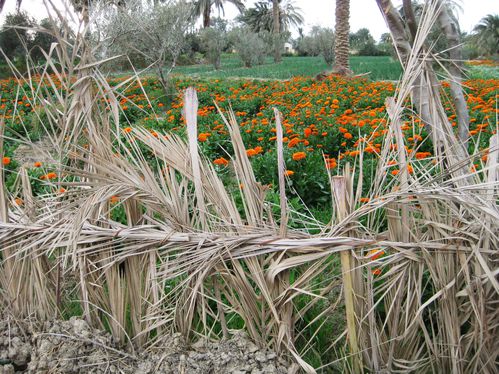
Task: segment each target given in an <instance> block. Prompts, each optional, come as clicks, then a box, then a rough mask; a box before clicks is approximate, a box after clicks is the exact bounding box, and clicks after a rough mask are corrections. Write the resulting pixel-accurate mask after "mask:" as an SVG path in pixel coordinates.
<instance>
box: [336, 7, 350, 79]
mask: <svg viewBox="0 0 499 374" xmlns="http://www.w3.org/2000/svg"><path fill="white" fill-rule="evenodd" d="M349 33H350V0H336V26H335V43H334V56H335V66H334V68H333V72H334V73H337V74H341V75H348V74H351V73H352V71H351V70H350V64H349V62H348V53H349V51H350V39H349V37H350V35H349Z"/></svg>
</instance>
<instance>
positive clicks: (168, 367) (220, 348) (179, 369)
mask: <svg viewBox="0 0 499 374" xmlns="http://www.w3.org/2000/svg"><path fill="white" fill-rule="evenodd" d="M295 371H296V367H294V366H292V367H288V365H286V363H285V362H283V361H282V360H281V359H279V358H278V357H277V355H276V354H275V353H273V352H269V351H264V350H261V349H259V348H258V347H257V346H256V345H255V344H253V343H252V342H251V341H250V340H249V339H248V338H247V336H246V335H245V334H243V333H238V334H235V335H234V336H233V337H232V338H231V339H230V340H226V341H221V342H217V343H213V342H198V343H197V344H195V345H194V346H188V345H187V344H186V343H185V341H184V340H183V339H182V337H181V336H180V335H172V336H169V337H168V338H166V339H165V342H164V344H162V346H161V347H158V349H156V350H155V351H154V352H148V353H134V354H132V353H130V352H125V351H122V350H120V349H119V348H118V346H117V345H116V344H115V342H114V341H113V339H112V337H111V336H110V335H109V334H107V333H105V332H102V331H99V330H95V329H92V328H91V327H89V326H88V324H87V323H86V322H85V321H84V320H81V319H78V318H75V317H73V318H71V319H70V320H69V321H52V322H46V323H45V324H43V325H39V324H33V323H30V322H29V321H26V320H22V321H15V320H14V319H11V318H6V317H2V318H0V374H12V373H30V374H31V373H47V374H48V373H50V374H52V373H92V374H100V373H126V374H128V373H136V374H152V373H158V374H163V373H175V374H177V373H178V374H188V373H200V374H203V373H206V374H208V373H210V374H215V373H233V374H244V373H247V374H267V373H275V374H285V373H292V372H295Z"/></svg>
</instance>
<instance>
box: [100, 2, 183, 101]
mask: <svg viewBox="0 0 499 374" xmlns="http://www.w3.org/2000/svg"><path fill="white" fill-rule="evenodd" d="M191 15H192V5H191V4H189V3H187V2H186V1H184V0H180V1H165V2H157V3H156V4H154V5H149V4H145V3H143V2H141V1H140V0H138V1H135V2H127V6H126V7H118V8H117V9H116V11H115V12H114V13H113V15H112V16H111V17H110V19H109V22H108V23H107V25H106V27H105V31H104V33H105V39H106V42H107V43H106V44H107V48H108V51H110V52H113V53H119V54H125V55H140V56H141V57H142V58H143V59H144V60H145V61H146V62H147V63H149V64H150V66H152V67H154V68H155V69H156V71H157V73H158V76H159V79H160V82H161V84H162V86H163V89H164V90H165V92H168V87H169V81H168V77H169V74H170V73H171V72H172V70H173V69H174V68H175V66H176V63H177V59H178V57H179V56H180V54H181V52H182V51H183V49H184V48H185V47H186V44H187V32H188V30H189V27H190V26H191Z"/></svg>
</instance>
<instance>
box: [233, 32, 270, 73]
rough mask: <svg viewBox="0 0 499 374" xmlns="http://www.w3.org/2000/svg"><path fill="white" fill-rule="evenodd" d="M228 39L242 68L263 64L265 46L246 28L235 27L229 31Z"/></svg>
mask: <svg viewBox="0 0 499 374" xmlns="http://www.w3.org/2000/svg"><path fill="white" fill-rule="evenodd" d="M230 38H231V41H232V44H233V45H234V48H235V49H236V51H237V53H238V55H239V57H240V58H241V60H242V61H243V63H244V66H246V67H247V68H250V67H252V66H253V65H262V64H263V62H264V59H265V54H266V52H267V46H266V43H265V41H264V40H263V39H262V38H261V37H260V36H259V35H258V34H256V33H254V32H253V31H251V30H250V29H249V28H247V27H237V28H234V29H232V30H231V34H230Z"/></svg>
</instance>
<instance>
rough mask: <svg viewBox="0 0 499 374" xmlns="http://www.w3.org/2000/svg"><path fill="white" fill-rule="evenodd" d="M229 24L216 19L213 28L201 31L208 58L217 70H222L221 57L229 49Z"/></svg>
mask: <svg viewBox="0 0 499 374" xmlns="http://www.w3.org/2000/svg"><path fill="white" fill-rule="evenodd" d="M226 27H227V22H225V21H223V20H222V19H214V20H213V25H212V26H211V27H208V28H205V29H203V30H201V33H200V38H201V42H202V45H203V47H204V48H205V51H206V58H207V59H208V61H209V62H210V63H211V64H213V66H214V68H215V70H218V69H220V56H221V55H222V52H223V51H224V49H225V48H226V47H227V44H228V39H227V32H226Z"/></svg>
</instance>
